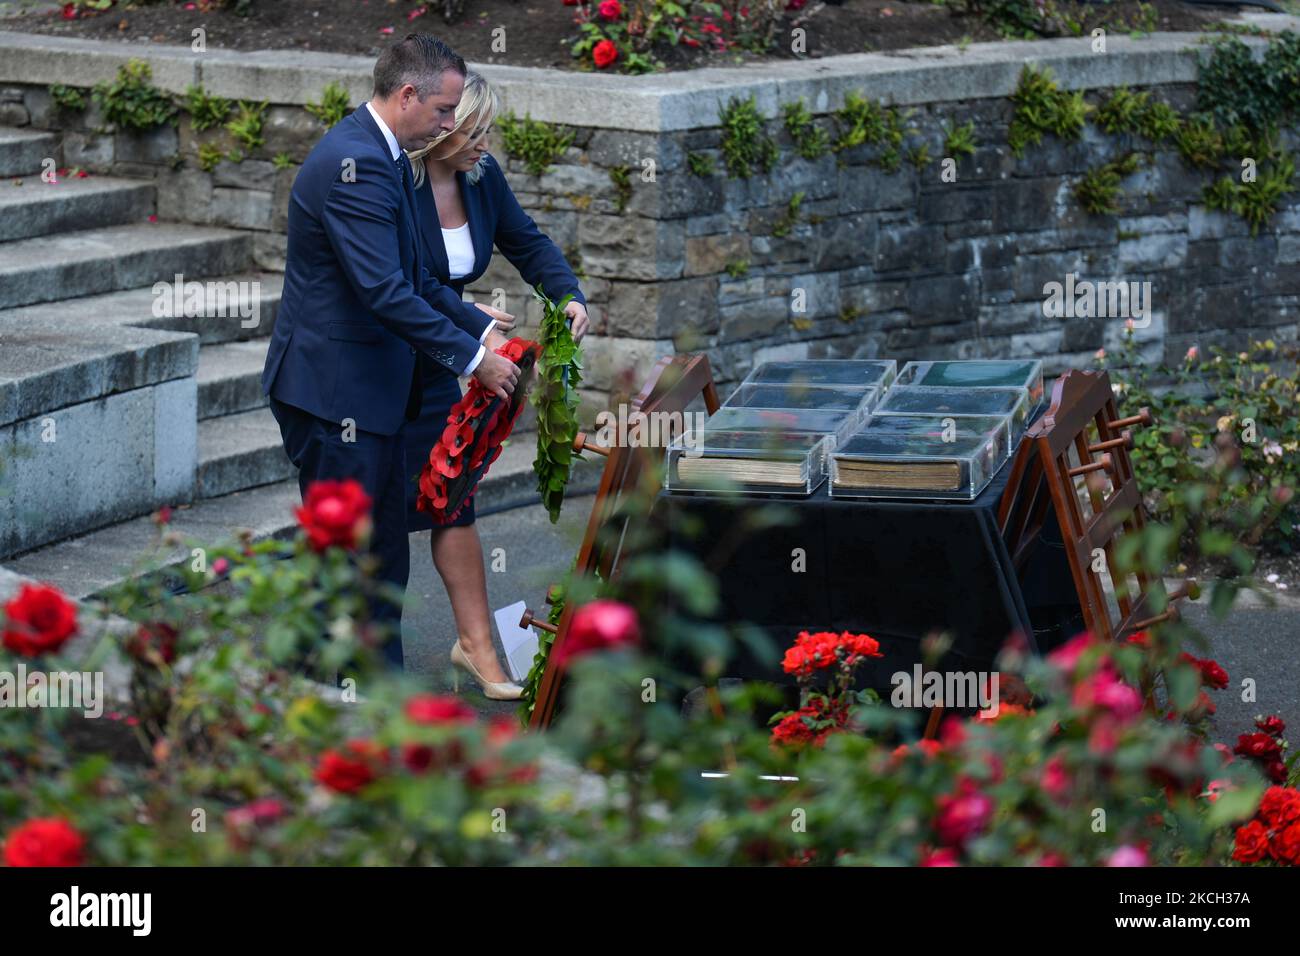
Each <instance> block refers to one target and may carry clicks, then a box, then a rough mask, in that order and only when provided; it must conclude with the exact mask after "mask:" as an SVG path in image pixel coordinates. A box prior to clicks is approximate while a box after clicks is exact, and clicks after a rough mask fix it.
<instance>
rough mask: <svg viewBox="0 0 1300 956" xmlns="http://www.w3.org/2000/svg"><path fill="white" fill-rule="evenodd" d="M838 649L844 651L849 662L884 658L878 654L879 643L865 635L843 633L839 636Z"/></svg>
mask: <svg viewBox="0 0 1300 956" xmlns="http://www.w3.org/2000/svg"><path fill="white" fill-rule="evenodd" d="M840 647H842V648H844V650H845V651H846V653H847V655H848V657H849V660H850V662H851V663H852V662H853V661H854V659H856V658H859V657H884V656H885V655H884V654H881V653H880V642H879V641H877V640H876V639H875V638H874V637H868V636H867V635H866V634H850V633H849V632H848V631H845V632H844V633H843V634H841V635H840Z"/></svg>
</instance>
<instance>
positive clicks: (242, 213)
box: [211, 187, 271, 229]
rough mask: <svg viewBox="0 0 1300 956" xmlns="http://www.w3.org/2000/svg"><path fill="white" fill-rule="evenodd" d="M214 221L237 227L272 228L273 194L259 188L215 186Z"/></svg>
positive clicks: (213, 192) (212, 211) (216, 223)
mask: <svg viewBox="0 0 1300 956" xmlns="http://www.w3.org/2000/svg"><path fill="white" fill-rule="evenodd" d="M211 215H212V222H213V224H214V225H218V226H232V227H234V228H236V229H270V228H271V194H270V193H269V192H266V191H263V190H259V189H229V188H223V187H213V190H212V206H211Z"/></svg>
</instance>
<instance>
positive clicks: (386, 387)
mask: <svg viewBox="0 0 1300 956" xmlns="http://www.w3.org/2000/svg"><path fill="white" fill-rule="evenodd" d="M465 72H466V70H465V61H464V60H463V59H461V58H460V57H459V56H457V55H456V53H454V52H453V51H452V50H451V48H450V47H448V46H447V45H446V44H445V43H442V42H441V41H439V40H437V39H435V38H433V37H431V36H428V35H425V34H411V35H410V36H408V37H406V39H404V40H402V41H401V42H399V43H396V44H394V45H393V46H392V47H390V48H389V49H387V50H385V51H384V53H383V54H382V55H381V56H380V57H379V60H378V61H377V62H376V64H375V74H374V81H375V82H374V96H373V98H372V99H371V100H370V102H368V103H366V104H365V105H364V106H362V107H359V108H358V109H357V110H355V111H354V112H353V113H352V114H351V115H350V116H348V117H347V118H345V119H344V120H342V121H341V122H339V123H338V125H336V126H335V127H334V128H333V129H331V130H330V131H329V132H328V133H326V134H325V136H324V138H322V139H321V141H320V142H319V143H317V144H316V147H315V148H314V149H313V150H312V151H311V154H310V155H309V156H308V157H307V160H306V161H305V162H304V163H303V165H302V169H301V170H300V171H299V173H298V177H297V179H296V180H295V181H294V185H293V191H292V194H291V196H290V199H289V223H288V253H287V256H286V259H285V271H284V292H283V296H282V298H281V302H280V311H279V314H278V315H277V317H276V322H275V330H274V332H273V333H272V336H271V345H270V348H269V350H268V352H267V356H266V369H265V370H264V372H263V373H262V389H263V391H264V392H266V393H267V394H268V395H269V396H270V404H271V411H272V412H273V413H274V415H275V417H276V420H277V421H278V422H279V423H280V433H281V435H282V436H283V438H284V448H285V451H286V452H287V453H288V455H289V459H290V460H291V461H292V462H293V463H294V465H296V466H297V468H298V469H299V471H298V484H299V487H300V489H301V490H302V491H303V493H304V494H305V493H306V490H307V487H308V485H310V484H311V483H312V482H314V481H317V480H322V479H335V480H341V479H346V478H353V479H356V480H357V481H359V482H360V483H361V484H362V486H363V487H364V488H365V489H366V492H367V493H368V494H369V495H370V497H371V499H372V500H373V506H372V507H373V512H372V517H373V531H372V537H371V550H372V552H373V553H374V554H375V555H376V556H377V557H378V559H379V562H380V571H379V576H380V578H381V579H382V580H383V581H385V582H388V583H390V584H392V585H394V586H395V587H396V588H398V589H399V590H400V591H401V592H403V593H404V592H405V589H406V581H407V577H408V575H409V571H410V552H409V550H408V545H407V533H406V506H405V501H406V499H405V485H404V481H405V474H404V472H405V461H404V445H403V441H402V426H403V424H404V423H405V422H406V421H408V420H409V419H411V418H414V417H415V416H416V415H417V414H418V412H419V402H420V393H421V389H420V381H419V378H418V374H419V373H418V368H419V363H418V362H417V361H416V358H417V353H423V354H425V355H427V356H429V357H430V358H431V359H432V360H434V361H436V362H439V363H441V364H442V365H444V366H446V367H447V368H448V369H450V370H452V371H453V372H454V373H455V374H456V375H474V376H475V377H476V378H478V379H479V381H481V382H482V383H483V385H484V386H485V387H486V388H487V389H488V390H489V391H491V392H492V393H494V394H496V395H498V396H501V397H502V398H506V397H508V396H509V395H510V393H511V392H513V391H514V388H515V383H516V381H517V379H518V375H519V370H518V368H517V367H516V366H515V365H514V363H513V362H511V361H510V360H509V359H506V358H504V357H502V356H500V355H497V354H496V353H495V352H494V351H492V350H491V349H489V348H487V347H486V346H485V344H484V343H485V342H486V340H487V337H488V334H489V333H490V332H491V331H492V330H493V328H494V322H493V320H492V319H491V317H489V315H488V314H487V313H486V312H484V311H482V310H480V309H478V308H475V307H474V306H472V305H469V304H467V303H465V302H463V301H462V300H461V297H460V296H459V295H457V294H456V292H455V290H453V289H451V288H450V287H448V286H445V285H441V284H440V283H438V282H437V281H436V280H435V279H433V278H432V276H431V275H430V274H429V272H428V270H427V268H426V266H425V263H424V261H423V257H422V253H421V241H420V227H419V221H418V214H417V212H416V208H415V195H414V190H413V188H412V177H411V165H410V162H409V161H408V160H407V158H406V154H405V153H404V152H403V150H404V149H410V150H414V149H418V148H420V147H422V146H424V145H426V144H427V143H428V142H429V141H431V140H432V139H434V138H435V137H437V136H439V135H441V134H442V133H443V132H444V131H447V130H451V129H452V128H453V127H454V125H455V111H456V105H457V103H459V102H460V96H461V91H462V89H463V87H464V80H465ZM372 615H373V616H374V618H375V619H376V620H378V621H380V622H381V623H384V624H386V625H388V626H389V627H391V628H392V636H391V638H390V639H389V641H388V643H387V644H386V645H385V647H384V654H385V656H386V657H387V659H388V660H389V662H390V663H391V664H393V665H394V666H396V667H401V666H402V642H401V607H400V606H394V605H392V604H390V603H388V602H377V604H376V606H375V607H374V608H373V609H372Z"/></svg>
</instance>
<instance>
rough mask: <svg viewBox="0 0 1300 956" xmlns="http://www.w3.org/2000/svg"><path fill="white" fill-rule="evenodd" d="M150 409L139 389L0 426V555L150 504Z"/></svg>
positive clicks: (147, 392) (146, 391)
mask: <svg viewBox="0 0 1300 956" xmlns="http://www.w3.org/2000/svg"><path fill="white" fill-rule="evenodd" d="M153 415H154V395H153V389H150V388H142V389H135V390H134V391H129V392H122V393H119V394H116V395H111V396H108V397H107V398H103V399H99V400H96V401H93V402H86V403H84V404H80V405H72V406H68V407H67V408H62V409H59V410H58V411H54V412H47V413H45V414H43V415H40V416H39V417H36V418H29V419H25V420H23V421H19V422H15V423H13V424H10V425H6V426H4V427H2V428H0V448H4V449H5V455H4V457H5V460H6V462H7V465H6V472H5V478H6V481H7V484H8V488H7V494H5V495H3V496H0V514H3V515H4V519H5V520H3V521H0V557H8V556H9V555H12V554H15V553H17V552H20V551H26V550H28V549H31V548H35V547H38V546H40V545H42V544H47V543H49V542H51V541H56V540H58V539H60V538H65V537H68V536H70V535H73V534H81V533H83V532H85V531H87V530H89V529H92V528H96V527H101V526H103V525H105V524H108V523H110V522H113V521H118V520H121V519H123V518H127V517H131V516H133V515H136V514H141V513H143V512H146V511H148V510H150V509H152V507H153V503H154V474H153V465H154V439H153Z"/></svg>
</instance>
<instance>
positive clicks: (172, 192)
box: [155, 169, 212, 224]
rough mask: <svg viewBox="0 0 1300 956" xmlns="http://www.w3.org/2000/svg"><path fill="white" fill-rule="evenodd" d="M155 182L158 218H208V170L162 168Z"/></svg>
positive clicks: (200, 221) (209, 177)
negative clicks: (205, 171) (206, 171)
mask: <svg viewBox="0 0 1300 956" xmlns="http://www.w3.org/2000/svg"><path fill="white" fill-rule="evenodd" d="M155 182H156V183H157V207H159V217H160V219H165V220H172V221H177V222H198V224H203V222H211V221H212V174H211V173H204V172H203V170H200V169H162V170H160V172H159V176H157V179H156V181H155Z"/></svg>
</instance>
